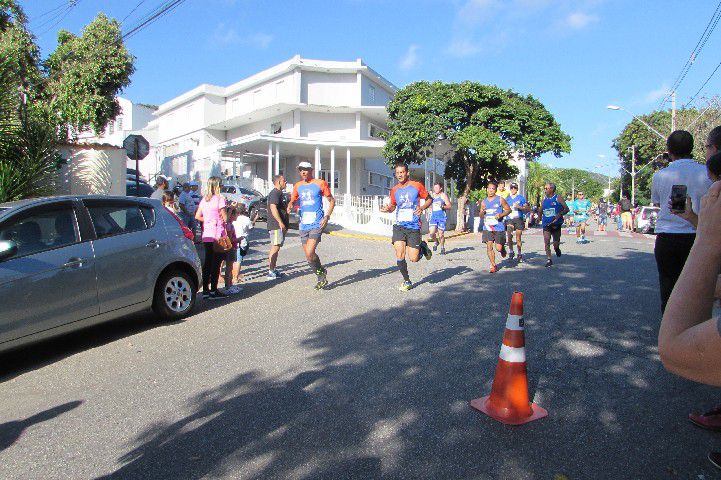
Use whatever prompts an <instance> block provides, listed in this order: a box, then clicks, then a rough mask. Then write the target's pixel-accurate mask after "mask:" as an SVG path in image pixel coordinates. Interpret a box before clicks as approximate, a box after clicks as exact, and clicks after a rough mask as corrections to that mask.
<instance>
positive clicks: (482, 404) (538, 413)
mask: <svg viewBox="0 0 721 480" xmlns="http://www.w3.org/2000/svg"><path fill="white" fill-rule="evenodd" d="M489 397H490V395H486V396H485V397H481V398H477V399H475V400H471V401H470V405H471V407H472V408H474V409H476V410H478V411H479V412H483V413H485V414H486V415H488V416H489V417H491V418H492V419H494V420H497V421H499V422H501V423H503V424H506V425H523V424H524V423H528V422H532V421H533V420H538V419H539V418H543V417H546V416H548V411H546V409H544V408H543V407H540V406H538V405H536V404H535V403H531V410H532V413H531V415H530V416H529V417H522V418H513V417H500V416H498V415H494V413H493V412H492V411H491V409H490V408H489V407H488V398H489Z"/></svg>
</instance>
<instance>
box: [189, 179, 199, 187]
mask: <svg viewBox="0 0 721 480" xmlns="http://www.w3.org/2000/svg"><path fill="white" fill-rule="evenodd" d="M188 185H190V186H191V187H197V186H198V182H196V181H195V180H193V181H192V182H188Z"/></svg>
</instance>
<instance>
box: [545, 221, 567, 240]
mask: <svg viewBox="0 0 721 480" xmlns="http://www.w3.org/2000/svg"><path fill="white" fill-rule="evenodd" d="M561 230H563V226H562V225H560V224H559V225H546V226H545V227H543V231H544V232H550V233H551V238H552V239H553V241H554V242H560V241H561Z"/></svg>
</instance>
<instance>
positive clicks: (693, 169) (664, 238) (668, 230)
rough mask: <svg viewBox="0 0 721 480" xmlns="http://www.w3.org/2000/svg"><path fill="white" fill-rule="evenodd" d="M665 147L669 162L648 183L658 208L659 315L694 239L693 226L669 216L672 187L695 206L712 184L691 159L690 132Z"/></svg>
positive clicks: (673, 138) (678, 134) (672, 137)
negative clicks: (678, 187) (682, 187)
mask: <svg viewBox="0 0 721 480" xmlns="http://www.w3.org/2000/svg"><path fill="white" fill-rule="evenodd" d="M666 147H667V148H668V153H669V156H670V158H671V163H670V164H669V165H668V166H667V167H666V168H663V169H661V170H659V171H658V172H656V173H655V174H654V175H653V179H652V181H651V202H652V203H653V204H654V205H655V206H657V207H660V211H659V213H658V219H657V220H656V245H655V248H654V255H655V257H656V267H657V269H658V280H659V286H660V290H661V311H662V312H663V311H665V310H666V302H668V298H669V296H670V295H671V291H672V290H673V286H674V284H675V283H676V280H677V279H678V276H679V275H680V274H681V270H682V269H683V265H684V263H685V262H686V257H687V256H688V254H689V252H690V251H691V246H692V245H693V242H694V239H695V238H696V229H695V228H694V226H693V225H692V224H691V223H690V222H688V221H687V220H684V219H683V218H680V217H679V216H677V215H674V214H673V213H671V210H670V209H669V204H668V201H669V198H670V197H671V188H672V186H673V185H686V188H687V192H688V195H689V197H690V201H691V202H692V204H693V205H695V206H698V205H699V202H700V200H701V196H702V195H703V194H704V193H706V191H707V190H708V188H709V186H710V185H711V182H710V181H709V179H708V177H707V175H706V168H705V167H704V166H703V165H701V164H699V163H696V162H695V161H693V160H691V152H692V151H693V137H692V136H691V134H690V133H689V132H687V131H685V130H676V131H675V132H673V133H671V135H669V137H668V139H667V140H666ZM687 203H688V202H687ZM696 208H698V207H696Z"/></svg>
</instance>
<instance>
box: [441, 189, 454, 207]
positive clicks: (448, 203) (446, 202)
mask: <svg viewBox="0 0 721 480" xmlns="http://www.w3.org/2000/svg"><path fill="white" fill-rule="evenodd" d="M451 208H453V205H451V199H450V198H448V194H446V193H444V194H443V210H450V209H451Z"/></svg>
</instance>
